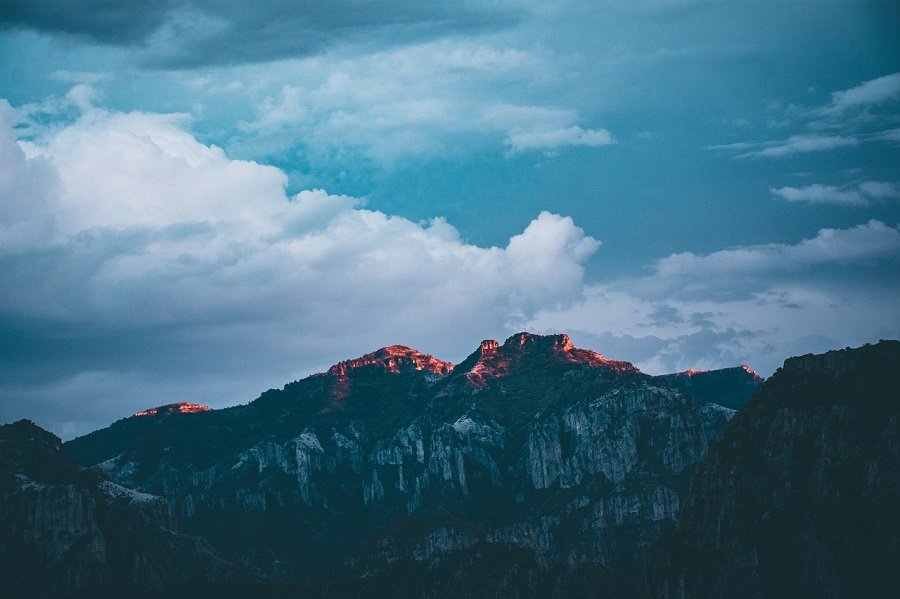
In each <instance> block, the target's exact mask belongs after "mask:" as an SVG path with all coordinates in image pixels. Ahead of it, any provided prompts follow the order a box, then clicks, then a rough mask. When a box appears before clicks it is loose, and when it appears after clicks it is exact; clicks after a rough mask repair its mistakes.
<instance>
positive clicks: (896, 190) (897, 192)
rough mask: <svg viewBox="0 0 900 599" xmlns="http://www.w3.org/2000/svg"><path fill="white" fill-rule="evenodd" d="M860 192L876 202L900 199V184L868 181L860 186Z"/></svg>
mask: <svg viewBox="0 0 900 599" xmlns="http://www.w3.org/2000/svg"><path fill="white" fill-rule="evenodd" d="M859 190H860V191H861V192H862V193H864V194H866V195H867V196H869V197H871V198H874V199H876V200H889V199H897V198H900V183H885V182H883V181H867V182H865V183H861V184H860V185H859Z"/></svg>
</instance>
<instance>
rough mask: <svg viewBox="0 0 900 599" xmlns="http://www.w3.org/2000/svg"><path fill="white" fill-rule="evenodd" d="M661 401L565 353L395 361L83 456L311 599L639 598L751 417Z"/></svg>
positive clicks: (92, 438)
mask: <svg viewBox="0 0 900 599" xmlns="http://www.w3.org/2000/svg"><path fill="white" fill-rule="evenodd" d="M662 383H664V382H663V381H657V380H656V379H654V378H653V377H649V376H647V375H644V374H642V373H641V372H639V371H638V370H637V369H636V368H634V367H633V366H632V365H631V364H628V363H627V362H619V361H615V360H609V359H607V358H604V357H603V356H601V355H599V354H596V353H594V352H591V351H587V350H581V349H578V348H575V347H574V346H572V344H571V342H570V341H569V339H568V338H567V337H566V336H564V335H554V336H547V337H543V336H538V335H530V334H527V333H520V334H518V335H514V336H512V337H510V338H509V339H507V340H506V342H504V343H503V344H499V343H497V342H491V341H488V342H484V343H482V344H481V346H480V347H479V349H478V350H476V351H475V352H474V353H473V354H472V356H470V357H469V358H467V359H466V360H465V361H464V362H463V363H461V364H460V365H458V366H456V367H453V368H452V369H451V365H450V364H448V363H446V362H442V361H440V360H437V359H435V358H433V357H431V356H427V355H425V354H421V353H419V352H416V351H415V350H411V349H410V348H406V347H403V346H391V347H388V348H383V349H381V350H379V351H377V352H373V353H372V354H367V355H366V356H363V357H361V358H358V359H356V360H348V361H346V362H342V363H340V364H337V365H335V366H334V367H332V368H331V369H329V370H328V371H327V372H325V373H321V374H318V375H314V376H311V377H308V378H306V379H303V380H301V381H297V382H295V383H291V384H289V385H287V386H285V387H284V388H283V389H281V390H270V391H267V392H266V393H264V394H263V395H262V396H261V397H260V398H259V399H257V400H256V401H254V402H252V403H251V404H249V405H246V406H239V407H236V408H231V409H226V410H216V411H212V412H200V413H189V414H182V413H173V414H171V415H167V416H159V415H155V416H152V417H151V418H150V419H151V420H152V423H150V424H145V423H144V422H143V420H145V419H146V418H147V417H133V418H129V419H126V420H123V421H119V422H118V423H116V424H114V425H113V426H112V427H110V428H109V429H105V430H104V431H98V432H97V433H93V434H91V435H88V436H86V437H83V438H80V439H76V440H74V441H72V442H70V443H68V444H67V445H66V450H67V451H69V452H70V453H71V455H73V456H75V457H76V458H77V459H79V460H81V461H82V462H83V463H85V464H98V463H99V468H101V469H102V470H103V471H104V472H105V473H107V474H108V475H110V476H112V477H114V478H115V479H116V480H117V481H118V482H119V483H121V484H123V485H131V486H134V487H135V488H140V489H142V490H144V491H146V492H149V493H155V494H160V495H163V496H165V498H166V500H167V502H168V504H169V505H170V506H171V508H172V509H173V510H174V511H175V512H176V513H177V514H179V516H180V517H181V518H182V519H183V521H184V526H185V527H186V529H187V530H190V531H191V532H193V533H194V534H200V535H203V536H205V537H206V538H208V539H210V541H211V542H212V543H213V545H214V546H215V547H216V548H217V549H219V550H221V551H222V552H223V554H225V555H226V556H227V557H228V558H229V559H232V560H235V561H237V562H239V563H241V564H243V565H245V566H247V567H249V568H251V569H252V570H253V571H254V572H255V573H256V574H257V575H258V576H260V577H264V578H267V579H270V580H276V581H282V582H285V583H288V584H290V585H293V587H294V588H296V589H297V590H298V591H305V592H313V593H321V594H324V595H330V596H335V595H338V596H341V595H343V596H354V595H360V596H371V595H373V594H379V593H387V592H390V593H391V594H392V595H394V596H409V597H418V596H424V595H428V596H454V595H455V596H458V595H459V594H467V595H475V596H494V595H496V594H498V593H499V594H501V595H505V594H509V593H513V592H515V593H518V594H519V595H520V596H534V597H537V596H553V595H556V596H570V595H571V594H572V593H584V592H586V591H589V590H591V589H596V588H611V587H617V586H618V585H620V584H624V582H623V581H625V580H626V579H627V577H628V576H630V575H631V574H632V573H633V568H634V565H635V564H637V563H638V556H639V555H641V554H642V552H643V550H644V548H645V547H647V546H648V545H649V544H650V543H651V542H652V541H653V540H654V539H655V538H656V536H657V535H658V534H659V531H660V529H661V527H662V525H663V523H664V522H666V521H668V520H670V519H672V518H673V517H674V515H675V514H676V513H677V511H678V509H679V493H680V492H682V491H683V490H684V489H685V488H686V484H687V480H688V479H689V476H690V474H691V472H692V469H693V465H694V464H695V463H697V462H698V461H699V460H700V459H702V458H703V456H705V455H706V453H707V452H708V450H709V448H710V447H711V445H712V444H713V443H714V442H715V441H716V440H717V439H719V437H720V436H721V435H722V434H723V432H724V430H725V426H726V424H727V422H728V421H729V419H730V418H731V416H732V414H733V412H732V411H731V410H728V409H726V408H723V407H722V406H720V405H716V404H715V403H713V402H710V401H704V400H701V399H698V398H696V397H693V396H691V395H687V394H685V393H683V392H681V391H679V390H678V389H677V388H673V386H671V385H668V384H662ZM722 389H723V390H722V392H723V393H724V394H727V393H733V392H734V390H733V389H729V388H728V385H727V384H726V385H723V388H722ZM166 411H167V410H163V412H166ZM169 411H171V410H169ZM139 420H140V421H142V422H140V423H137V422H136V421H139ZM132 428H133V429H134V430H135V431H136V432H135V433H133V434H125V431H126V429H127V430H129V431H130V430H131V429H132Z"/></svg>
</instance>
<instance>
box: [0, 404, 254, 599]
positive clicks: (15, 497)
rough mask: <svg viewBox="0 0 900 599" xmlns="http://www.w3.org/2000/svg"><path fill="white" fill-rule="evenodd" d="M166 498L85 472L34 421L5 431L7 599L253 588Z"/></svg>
mask: <svg viewBox="0 0 900 599" xmlns="http://www.w3.org/2000/svg"><path fill="white" fill-rule="evenodd" d="M174 527H175V524H174V521H173V519H172V517H171V514H170V512H169V508H168V505H167V504H166V502H165V501H164V500H163V499H161V498H160V497H157V496H154V495H149V494H146V493H142V492H137V491H134V490H131V489H128V488H125V487H122V486H120V485H118V484H116V483H114V482H112V481H109V480H106V479H104V478H103V477H101V476H98V475H97V474H96V473H94V472H90V471H86V470H84V469H83V468H81V467H79V466H78V465H77V464H76V463H74V462H73V461H71V460H70V459H69V458H68V457H67V456H65V455H64V454H63V453H62V451H61V443H60V440H59V439H58V438H57V437H55V436H53V435H52V434H50V433H48V432H46V431H44V430H43V429H41V428H39V427H37V426H35V425H34V424H33V423H31V422H28V421H25V420H23V421H20V422H16V423H15V424H9V425H3V426H0V596H3V597H82V596H124V595H131V596H140V597H155V596H167V597H172V596H192V595H194V594H195V593H213V592H215V593H219V594H220V595H221V594H223V591H225V590H226V589H227V588H229V587H228V586H226V585H236V586H234V587H233V588H235V589H237V588H240V587H241V585H244V588H249V587H248V585H249V584H250V582H251V581H250V580H249V579H247V578H241V577H240V575H239V573H238V572H237V570H236V569H235V568H234V567H233V566H232V564H231V563H229V562H228V561H226V560H224V559H222V558H221V557H219V556H217V555H216V554H215V553H214V552H213V551H212V549H211V548H210V547H209V545H208V543H206V542H205V541H204V540H203V539H199V538H195V537H190V536H186V535H183V534H179V533H178V532H176V530H175V529H174Z"/></svg>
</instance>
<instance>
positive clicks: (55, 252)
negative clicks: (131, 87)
mask: <svg viewBox="0 0 900 599" xmlns="http://www.w3.org/2000/svg"><path fill="white" fill-rule="evenodd" d="M4 114H5V118H6V121H7V122H5V123H4V124H3V128H2V131H3V135H2V138H0V142H2V145H0V155H2V156H3V157H4V161H3V164H4V169H3V171H2V179H0V191H2V194H3V196H2V202H0V286H2V288H3V289H5V290H6V292H5V293H4V294H3V296H2V298H0V315H2V319H0V327H2V329H3V332H4V334H3V335H0V337H2V338H4V339H5V340H6V342H5V344H0V345H4V347H3V348H2V349H0V351H3V353H4V355H10V356H13V359H12V360H10V361H7V362H5V366H4V369H5V370H6V372H4V379H5V380H6V381H9V383H7V384H6V385H5V387H4V388H2V389H0V392H2V393H3V394H4V395H5V396H7V397H10V396H12V395H15V394H17V393H26V388H29V389H32V390H31V391H27V392H28V393H33V392H34V391H33V388H32V387H28V386H27V385H26V384H25V383H26V382H27V381H26V379H28V377H30V376H33V377H38V378H39V377H41V376H47V377H48V379H47V380H45V381H44V382H43V384H44V386H45V390H44V391H45V394H44V395H43V396H42V397H44V405H43V406H40V405H39V404H40V401H39V400H38V399H35V400H34V402H35V404H37V405H29V406H27V409H28V411H30V412H32V414H33V416H34V417H39V416H40V415H41V414H40V412H44V413H45V414H50V413H54V414H56V415H55V416H54V418H67V420H66V421H67V422H69V424H68V425H65V426H66V427H68V428H67V430H72V431H78V432H84V431H83V430H82V429H80V428H79V427H80V426H82V427H83V426H86V425H84V423H83V422H82V424H81V425H79V424H78V422H79V421H78V417H77V415H76V414H77V412H78V408H77V406H76V405H74V404H72V405H68V406H67V405H63V406H60V405H56V404H55V403H54V402H53V401H50V400H48V399H46V398H47V397H58V396H60V397H61V392H57V391H54V390H58V389H66V390H67V393H69V397H72V398H77V397H79V396H90V395H91V394H94V395H95V398H96V399H95V401H100V402H104V401H105V402H107V407H108V408H109V407H110V406H112V405H113V404H115V403H116V402H119V403H120V404H121V405H120V407H118V408H113V409H112V410H113V411H114V412H115V413H128V412H129V411H133V410H136V409H139V408H140V407H141V406H142V404H143V403H146V401H148V398H147V397H145V395H146V394H142V393H138V394H135V395H134V396H130V395H128V394H123V392H122V388H121V386H120V385H123V384H127V381H129V380H130V381H134V382H135V383H134V384H137V381H142V384H148V383H147V381H152V380H153V379H154V377H158V378H160V379H166V380H165V381H162V380H161V381H159V382H157V383H152V385H153V386H154V388H158V387H160V386H162V387H165V388H167V389H174V388H177V387H178V385H177V383H178V381H179V380H182V382H184V384H185V388H184V389H183V390H182V392H183V393H185V394H196V395H197V399H198V400H203V401H207V402H210V403H212V404H214V405H227V404H233V403H237V402H239V401H246V400H249V399H252V397H254V396H255V394H256V393H258V392H259V391H261V390H262V389H264V388H265V385H267V384H270V383H282V382H285V381H287V380H289V379H290V378H293V377H296V376H300V375H305V374H308V373H309V372H310V371H311V370H314V369H318V368H325V367H327V366H328V365H329V364H330V363H332V362H335V361H337V360H339V359H343V358H346V357H348V356H351V355H356V354H358V353H363V352H365V351H370V350H372V349H374V348H376V347H379V346H382V345H388V344H391V343H406V344H412V345H418V346H420V347H421V348H422V349H423V350H425V351H431V352H434V353H437V354H439V355H443V356H451V357H453V358H456V359H458V358H461V357H463V356H464V355H465V354H466V353H467V352H468V351H469V350H470V349H471V346H472V344H473V343H474V342H477V340H480V339H481V338H483V337H484V336H486V335H496V336H502V335H504V334H506V333H507V332H509V331H510V330H512V329H516V328H518V327H519V326H521V322H522V321H523V320H524V319H526V318H529V317H530V316H532V315H533V314H534V313H535V312H536V311H537V310H538V309H541V308H546V307H553V306H556V307H561V306H564V305H566V304H568V303H571V302H572V301H574V300H577V299H579V298H580V297H581V292H582V290H583V285H584V281H583V277H584V268H583V264H584V262H585V261H586V260H587V259H588V258H589V257H590V256H591V255H592V254H593V253H594V252H595V251H596V250H597V248H598V246H599V242H598V241H596V240H595V239H593V238H591V237H590V236H588V235H586V234H585V233H584V231H582V230H581V229H580V228H579V227H577V226H576V225H575V224H574V222H573V221H572V219H571V218H568V217H564V216H560V215H556V214H551V213H548V212H542V213H540V214H539V215H537V216H536V218H535V219H534V220H533V221H532V222H531V223H530V224H529V225H528V226H527V227H526V228H525V230H524V231H522V232H521V233H520V234H518V235H515V236H513V237H512V238H511V239H510V240H509V243H508V244H507V245H506V246H505V247H488V248H484V247H478V246H474V245H471V244H468V243H466V242H465V241H464V240H462V239H461V238H460V236H459V233H458V231H457V230H456V229H455V228H454V227H452V226H451V225H450V224H448V223H447V222H446V221H445V220H443V219H441V218H434V219H432V220H430V221H428V222H424V223H416V222H412V221H409V220H407V219H404V218H400V217H394V216H390V215H387V214H384V213H381V212H378V211H373V210H367V209H365V207H364V202H363V201H362V200H360V199H357V198H352V197H347V196H334V195H329V194H328V193H326V192H325V191H322V190H308V191H303V192H301V193H299V194H296V195H294V196H292V197H287V196H286V195H285V192H284V188H285V184H286V177H285V175H284V174H283V173H282V172H281V171H280V170H278V169H276V168H273V167H270V166H265V165H260V164H257V163H255V162H250V161H242V160H233V159H231V158H229V157H228V156H227V155H226V154H225V152H224V151H223V150H222V149H220V148H217V147H215V146H208V145H204V144H202V143H200V142H198V141H197V140H196V139H195V138H194V137H193V136H192V135H191V134H190V133H189V132H188V131H187V130H186V126H187V117H185V116H184V115H161V114H148V113H141V112H131V113H111V112H106V111H104V110H100V109H95V108H92V109H90V110H88V111H87V112H85V113H84V114H83V115H82V116H81V117H80V118H78V119H77V120H76V121H75V122H73V123H72V124H70V125H68V126H64V127H62V128H59V129H56V130H54V131H49V132H46V133H44V134H43V135H41V136H40V137H39V138H38V139H35V140H33V141H28V142H16V141H15V139H14V136H13V134H12V129H11V127H10V123H9V121H10V118H11V117H12V116H13V113H12V110H11V109H10V108H9V106H8V105H6V106H5V107H4ZM473 340H474V341H473ZM26 341H27V342H26ZM78 347H83V351H82V350H78V349H75V348H78ZM225 347H227V348H230V349H228V350H225V349H224V348H225ZM242 361H243V362H242ZM47 373H52V374H49V375H48V374H47ZM162 373H165V374H162ZM195 375H196V377H195ZM229 376H233V377H234V378H235V379H237V380H236V381H235V385H236V387H235V389H232V391H231V392H230V393H228V394H225V395H222V396H216V397H210V396H209V389H210V388H213V389H219V388H221V387H222V386H223V385H222V384H221V383H219V384H215V385H211V386H210V387H207V388H206V389H204V390H198V389H196V388H191V387H190V385H192V384H196V380H203V379H206V380H207V381H209V379H216V378H218V377H229ZM241 377H244V378H245V384H242V383H241V382H240V379H241ZM188 379H190V382H188ZM16 381H18V383H17V382H16ZM262 381H266V382H262ZM32 382H33V381H32ZM17 385H18V386H17ZM76 388H77V389H81V390H80V391H77V390H76ZM113 390H114V391H113ZM104 398H105V399H104ZM165 399H169V398H164V397H159V398H158V399H153V400H152V401H155V402H157V403H159V402H160V401H163V400H165ZM68 401H72V399H69V400H68ZM48 402H49V403H48ZM139 402H140V405H139ZM151 403H152V402H151ZM5 407H6V408H7V409H8V408H9V405H7V406H5ZM24 407H25V406H19V407H16V408H15V409H19V408H24ZM34 412H38V413H37V414H35V413H34ZM22 415H25V414H22ZM4 416H6V417H7V418H8V416H7V415H4ZM92 424H93V425H94V426H96V425H97V424H100V423H96V422H94V423H92Z"/></svg>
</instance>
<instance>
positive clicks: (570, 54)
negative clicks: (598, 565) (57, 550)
mask: <svg viewBox="0 0 900 599" xmlns="http://www.w3.org/2000/svg"><path fill="white" fill-rule="evenodd" d="M898 30H900V8H898V5H897V4H896V3H894V2H889V1H886V0H885V1H881V0H814V1H812V0H797V1H795V2H781V1H752V0H734V1H729V2H724V1H712V0H627V1H626V0H590V1H582V0H559V1H555V2H535V1H532V0H490V1H488V0H482V1H475V0H463V1H457V2H439V1H428V2H424V1H421V0H331V1H330V2H316V1H312V0H300V1H285V0H258V1H257V2H252V3H250V2H248V3H243V2H229V1H225V0H163V1H160V2H123V3H114V2H108V1H106V0H72V1H70V2H65V3H60V2H52V1H49V0H47V1H45V0H6V1H5V2H4V3H3V5H2V7H0V422H10V421H13V420H16V419H19V418H30V419H32V420H34V421H35V422H37V423H38V424H39V425H41V426H44V427H45V428H47V429H49V430H51V431H52V432H54V433H56V434H58V435H60V436H61V437H63V438H64V439H68V438H72V437H74V436H77V435H82V434H85V433H87V432H90V431H92V430H95V429H97V428H100V427H103V426H106V425H108V424H109V423H111V422H113V421H115V420H117V419H119V418H122V417H125V416H128V415H130V414H131V413H133V412H135V411H138V410H141V409H144V408H147V407H150V406H155V405H161V404H166V403H172V402H176V401H194V402H200V403H205V404H207V405H210V406H211V407H214V408H221V407H226V406H231V405H236V404H241V403H246V402H248V401H251V400H253V399H254V398H256V397H257V396H258V395H259V394H260V393H261V392H262V391H264V390H266V389H268V388H279V387H281V386H283V385H284V384H285V383H287V382H289V381H292V380H297V379H299V378H302V377H305V376H307V375H309V374H311V373H314V372H317V371H322V370H324V369H326V368H327V367H328V366H329V365H331V364H333V363H335V362H337V361H340V360H342V359H348V358H352V357H356V356H359V355H362V354H364V353H367V352H369V351H373V350H375V349H377V348H379V347H382V346H386V345H391V344H403V345H409V346H412V347H415V348H417V349H419V350H421V351H424V352H427V353H431V354H433V355H436V356H437V357H440V358H442V359H445V360H450V361H454V362H458V361H461V360H462V359H463V358H465V356H466V355H468V354H469V353H470V352H471V351H473V350H474V349H475V348H476V347H477V346H478V343H479V342H480V341H481V340H482V339H499V340H501V341H502V340H503V339H505V338H506V337H508V336H509V335H511V334H512V333H515V332H518V331H522V330H528V331H532V332H535V333H556V332H566V333H568V334H569V335H570V336H571V337H572V339H573V341H574V342H575V343H576V345H578V346H580V347H585V348H589V349H593V350H595V351H599V352H601V353H603V354H604V355H606V356H608V357H611V358H615V359H622V360H628V361H631V362H634V363H635V364H636V365H637V366H638V367H639V368H641V369H642V370H643V371H645V372H648V373H650V374H662V373H666V372H676V371H681V370H685V369H687V368H695V369H709V368H721V367H728V366H734V365H738V364H748V365H749V366H751V367H752V368H754V369H756V370H757V371H758V372H759V373H760V374H762V375H763V376H769V375H771V374H772V372H773V371H774V370H775V369H777V368H778V367H779V366H780V365H781V363H782V362H783V360H784V359H785V358H787V357H789V356H792V355H798V354H804V353H810V352H822V351H826V350H829V349H836V348H842V347H845V346H856V345H860V344H863V343H868V342H875V341H878V340H879V339H888V338H894V339H896V338H900V36H898V35H897V31H898Z"/></svg>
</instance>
